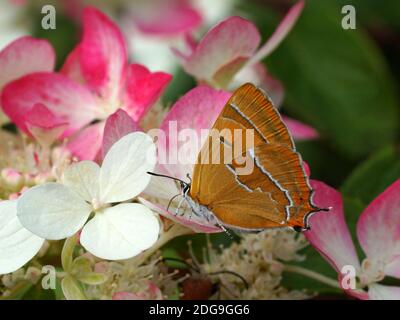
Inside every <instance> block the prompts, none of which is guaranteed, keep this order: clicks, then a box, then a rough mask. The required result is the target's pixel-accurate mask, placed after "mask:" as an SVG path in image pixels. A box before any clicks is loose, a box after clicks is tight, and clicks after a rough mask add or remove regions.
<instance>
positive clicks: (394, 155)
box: [341, 147, 400, 213]
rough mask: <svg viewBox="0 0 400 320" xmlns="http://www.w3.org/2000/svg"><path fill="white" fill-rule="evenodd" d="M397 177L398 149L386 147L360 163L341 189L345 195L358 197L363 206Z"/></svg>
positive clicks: (398, 170)
mask: <svg viewBox="0 0 400 320" xmlns="http://www.w3.org/2000/svg"><path fill="white" fill-rule="evenodd" d="M399 177H400V151H399V150H397V149H396V148H395V147H387V148H384V149H382V150H380V151H378V152H376V153H375V154H373V155H372V156H371V157H370V158H368V159H367V160H366V161H364V162H363V163H361V164H360V165H359V166H358V167H357V168H356V169H355V170H354V171H353V173H352V174H351V175H350V176H349V177H348V178H347V179H346V180H345V182H344V183H343V185H342V187H341V191H342V193H343V194H344V196H346V197H351V198H357V199H359V200H360V201H362V204H363V206H364V207H365V206H366V205H368V203H370V202H371V201H372V200H373V199H374V198H376V196H378V195H379V194H380V193H381V192H383V191H384V190H385V189H386V188H387V187H388V186H389V185H391V184H392V183H393V182H394V181H396V180H397V179H398V178H399ZM360 213H361V212H360Z"/></svg>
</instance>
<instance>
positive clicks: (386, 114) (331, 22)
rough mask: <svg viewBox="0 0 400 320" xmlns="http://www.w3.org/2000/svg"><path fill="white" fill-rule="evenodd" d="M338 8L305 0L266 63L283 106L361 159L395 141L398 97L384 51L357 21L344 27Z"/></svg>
mask: <svg viewBox="0 0 400 320" xmlns="http://www.w3.org/2000/svg"><path fill="white" fill-rule="evenodd" d="M340 9H341V8H340V7H339V6H337V5H336V4H335V1H332V0H330V1H327V0H326V1H320V0H309V1H306V5H305V9H304V11H303V13H302V15H301V17H300V19H299V21H298V23H297V24H296V25H295V27H294V29H293V30H292V32H291V34H290V35H289V36H288V37H287V38H286V39H285V40H284V41H283V42H282V44H281V46H280V47H279V48H278V49H277V50H276V51H275V52H274V53H272V55H271V56H270V57H268V58H267V60H266V64H267V67H268V68H269V70H270V72H271V73H272V74H274V75H275V76H276V77H277V78H278V79H280V80H281V81H283V83H284V85H285V89H286V91H285V94H286V101H285V105H284V110H286V111H287V112H288V113H289V114H291V115H292V116H294V117H297V118H299V119H300V120H303V121H305V122H306V123H309V124H311V125H312V126H314V127H315V128H316V129H317V130H318V131H319V132H320V133H321V134H322V138H323V139H325V140H327V142H328V143H329V144H331V145H332V146H333V148H334V149H335V150H337V151H338V152H339V153H341V154H342V155H344V156H346V157H347V158H348V159H359V158H361V157H363V156H365V155H367V154H369V153H370V152H371V151H374V150H377V149H378V148H380V147H382V146H384V145H388V144H390V143H392V142H393V141H395V138H396V134H397V133H398V127H399V119H400V117H399V110H398V99H397V96H396V94H395V90H394V85H393V79H392V78H391V76H390V75H389V72H388V68H387V66H386V64H385V61H384V60H383V57H382V54H381V53H380V52H379V50H378V49H377V47H376V46H375V45H374V43H373V42H372V41H371V40H370V39H369V38H368V37H367V35H366V34H365V33H364V32H363V30H362V28H361V26H357V29H356V30H344V29H342V27H341V20H342V18H343V15H342V14H341V13H340ZM253 11H254V10H253ZM259 11H260V12H259V13H257V12H253V14H254V16H255V17H258V18H259V20H258V21H260V25H263V26H266V25H268V29H269V30H270V29H271V24H273V25H276V23H277V22H273V21H270V20H267V21H265V20H264V19H265V18H264V16H263V15H264V10H259Z"/></svg>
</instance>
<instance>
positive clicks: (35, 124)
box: [25, 103, 68, 146]
mask: <svg viewBox="0 0 400 320" xmlns="http://www.w3.org/2000/svg"><path fill="white" fill-rule="evenodd" d="M25 118H26V122H25V124H26V126H27V128H28V130H29V132H30V133H31V134H32V136H33V137H34V138H35V139H36V140H37V141H38V142H39V144H40V145H42V146H50V145H51V144H52V143H53V142H54V141H56V140H57V138H59V136H60V135H61V134H62V133H63V132H64V131H65V129H66V128H67V126H68V123H67V122H64V121H62V120H61V119H58V118H57V117H56V116H55V115H54V114H53V113H52V112H51V111H50V110H49V109H48V108H46V106H45V105H44V104H40V103H37V104H35V105H34V106H33V108H32V109H31V110H29V111H28V112H27V114H26V115H25Z"/></svg>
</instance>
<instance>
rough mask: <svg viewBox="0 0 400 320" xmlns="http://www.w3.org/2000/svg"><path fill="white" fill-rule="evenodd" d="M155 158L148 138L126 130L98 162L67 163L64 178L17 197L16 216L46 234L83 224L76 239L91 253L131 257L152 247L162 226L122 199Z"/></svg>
mask: <svg viewBox="0 0 400 320" xmlns="http://www.w3.org/2000/svg"><path fill="white" fill-rule="evenodd" d="M155 162H156V149H155V145H154V143H153V141H152V139H151V138H150V137H149V136H148V135H146V134H144V133H141V132H134V133H130V134H128V135H126V136H124V137H123V138H122V139H120V140H119V141H118V142H116V143H115V144H114V145H113V146H112V147H111V148H110V150H109V151H108V153H107V154H106V156H105V158H104V161H103V163H102V166H101V167H99V166H98V165H97V164H96V163H94V162H92V161H82V162H78V163H76V164H72V165H71V166H70V167H68V168H67V170H66V171H65V173H64V177H63V179H62V183H45V184H42V185H39V186H36V187H33V188H31V189H29V190H27V191H26V192H24V193H23V194H22V196H21V197H20V198H19V199H18V205H17V212H18V213H17V215H18V218H19V220H20V222H21V224H22V225H23V226H24V227H25V228H26V229H28V230H30V231H31V232H32V233H34V234H36V235H37V236H39V237H41V238H45V239H49V240H59V239H64V238H67V237H70V236H72V235H73V234H75V233H76V232H78V231H79V230H80V229H81V228H83V229H82V232H81V234H80V242H81V244H82V245H83V247H84V248H85V249H86V250H88V251H89V252H91V253H92V254H94V255H95V256H97V257H100V258H103V259H109V260H119V259H128V258H131V257H133V256H135V255H137V254H139V253H140V252H142V251H143V250H146V249H148V248H149V247H151V246H152V245H153V244H154V243H155V242H156V240H157V238H158V234H159V231H160V226H159V221H158V219H157V218H156V217H155V216H154V214H153V213H152V212H151V210H150V209H148V208H146V207H145V206H143V205H141V204H137V203H126V201H128V200H130V199H132V198H134V197H136V196H137V195H138V194H139V193H140V192H142V190H143V189H144V188H145V187H146V186H147V184H148V183H149V180H150V176H149V175H148V174H147V171H151V170H153V168H154V165H155ZM91 214H94V216H93V218H92V219H90V220H89V221H88V222H87V220H88V219H89V217H90V216H91Z"/></svg>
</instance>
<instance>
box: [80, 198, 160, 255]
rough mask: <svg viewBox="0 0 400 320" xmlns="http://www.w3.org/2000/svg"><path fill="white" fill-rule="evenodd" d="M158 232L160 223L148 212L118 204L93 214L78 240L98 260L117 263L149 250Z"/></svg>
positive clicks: (128, 204)
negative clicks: (115, 261)
mask: <svg viewBox="0 0 400 320" xmlns="http://www.w3.org/2000/svg"><path fill="white" fill-rule="evenodd" d="M159 232H160V224H159V222H158V220H157V218H156V217H155V216H154V214H153V213H152V212H151V210H150V209H148V208H147V207H145V206H143V205H141V204H138V203H122V204H119V205H117V206H114V207H110V208H107V209H105V210H103V211H102V212H99V213H97V214H96V216H95V217H94V218H93V219H92V220H90V221H89V222H88V223H87V224H86V225H85V227H84V228H83V230H82V233H81V237H80V241H81V244H82V245H83V246H84V247H85V249H86V250H88V251H89V252H90V253H92V254H94V255H95V256H97V257H99V258H102V259H108V260H121V259H128V258H132V257H134V256H136V255H138V254H139V253H140V252H142V251H143V250H146V249H148V248H150V247H151V246H152V245H153V244H154V243H155V242H156V241H157V238H158V234H159Z"/></svg>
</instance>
